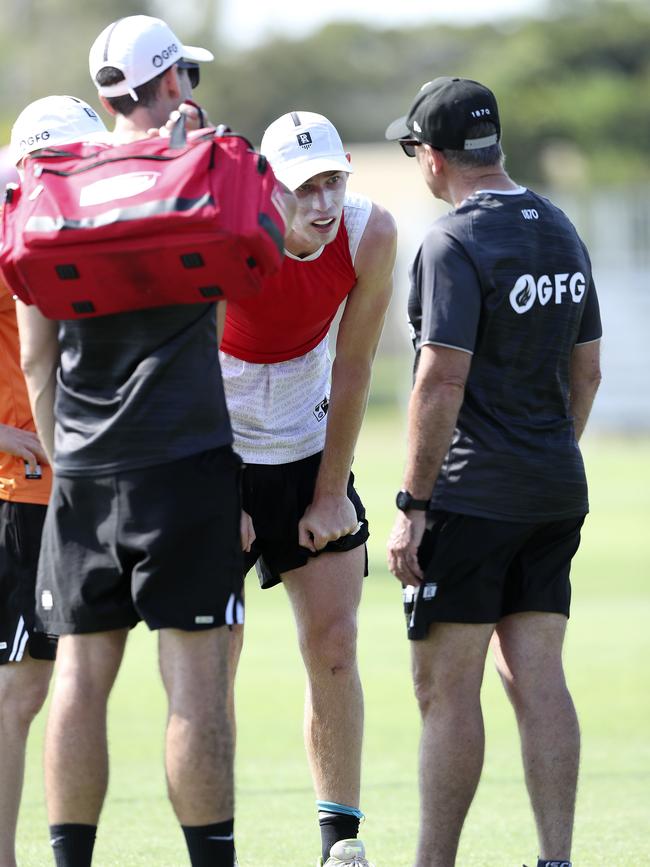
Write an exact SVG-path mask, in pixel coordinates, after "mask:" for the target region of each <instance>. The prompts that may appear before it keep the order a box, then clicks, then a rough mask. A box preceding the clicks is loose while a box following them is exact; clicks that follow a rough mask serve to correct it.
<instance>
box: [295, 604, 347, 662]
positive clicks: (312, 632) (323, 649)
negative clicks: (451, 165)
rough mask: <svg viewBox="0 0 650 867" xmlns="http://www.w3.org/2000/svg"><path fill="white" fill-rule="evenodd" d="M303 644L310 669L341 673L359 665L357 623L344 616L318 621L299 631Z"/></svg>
mask: <svg viewBox="0 0 650 867" xmlns="http://www.w3.org/2000/svg"><path fill="white" fill-rule="evenodd" d="M300 647H301V651H302V655H303V658H304V660H305V664H306V666H307V668H308V669H310V670H314V669H320V670H327V671H329V672H330V673H331V674H333V675H336V674H342V673H346V672H350V671H352V670H354V669H355V668H356V654H357V623H356V618H355V617H352V616H342V617H337V618H336V619H332V620H328V621H326V622H321V623H317V624H315V625H314V626H312V627H311V628H309V629H307V630H305V631H304V632H302V633H301V635H300Z"/></svg>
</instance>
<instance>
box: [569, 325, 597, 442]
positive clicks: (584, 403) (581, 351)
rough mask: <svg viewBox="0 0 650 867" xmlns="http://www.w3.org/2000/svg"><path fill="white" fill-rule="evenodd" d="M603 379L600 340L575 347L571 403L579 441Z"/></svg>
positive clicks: (572, 361) (571, 378) (572, 364)
mask: <svg viewBox="0 0 650 867" xmlns="http://www.w3.org/2000/svg"><path fill="white" fill-rule="evenodd" d="M601 379H602V376H601V372H600V340H593V341H591V342H590V343H583V344H581V345H580V346H576V347H574V349H573V354H572V356H571V368H570V389H571V390H570V401H571V413H572V415H573V425H574V428H575V432H576V439H578V440H579V439H580V437H581V436H582V434H583V433H584V429H585V427H586V425H587V419H588V418H589V413H590V412H591V406H592V404H593V402H594V398H595V397H596V392H597V391H598V386H599V385H600V380H601Z"/></svg>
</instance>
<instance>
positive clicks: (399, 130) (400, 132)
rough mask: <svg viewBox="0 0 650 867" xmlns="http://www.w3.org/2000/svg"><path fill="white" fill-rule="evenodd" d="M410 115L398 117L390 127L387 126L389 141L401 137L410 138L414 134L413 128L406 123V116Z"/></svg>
mask: <svg viewBox="0 0 650 867" xmlns="http://www.w3.org/2000/svg"><path fill="white" fill-rule="evenodd" d="M407 117H408V115H406V114H405V115H404V117H398V118H397V120H394V121H393V122H392V123H391V124H390V125H389V126H388V127H386V133H385V135H386V138H387V139H388V141H397V139H400V138H408V137H409V136H411V135H413V133H412V132H411V130H410V129H409V128H408V127H407V125H406V118H407Z"/></svg>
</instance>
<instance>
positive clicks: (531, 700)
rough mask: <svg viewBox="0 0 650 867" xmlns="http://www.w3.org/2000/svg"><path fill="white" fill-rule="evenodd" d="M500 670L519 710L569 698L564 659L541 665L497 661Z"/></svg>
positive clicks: (502, 679)
mask: <svg viewBox="0 0 650 867" xmlns="http://www.w3.org/2000/svg"><path fill="white" fill-rule="evenodd" d="M497 671H498V673H499V676H500V678H501V683H502V684H503V688H504V690H505V692H506V695H507V696H508V699H509V700H510V703H511V704H512V706H513V708H514V709H515V711H516V712H517V713H518V714H524V713H526V712H527V711H529V710H533V711H534V710H535V709H538V708H540V707H554V706H556V705H557V704H558V703H562V702H564V701H566V700H570V697H569V691H568V689H567V685H566V680H565V677H564V671H563V668H562V665H561V663H560V664H555V665H553V664H549V665H547V666H541V667H540V666H537V665H530V666H527V665H509V666H506V665H499V664H497Z"/></svg>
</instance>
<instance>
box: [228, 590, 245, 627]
mask: <svg viewBox="0 0 650 867" xmlns="http://www.w3.org/2000/svg"><path fill="white" fill-rule="evenodd" d="M243 622H244V606H243V605H242V603H241V601H240V600H238V599H237V597H236V596H235V594H234V593H231V594H230V596H229V598H228V603H227V605H226V626H234V625H235V624H236V623H243Z"/></svg>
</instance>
